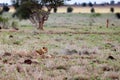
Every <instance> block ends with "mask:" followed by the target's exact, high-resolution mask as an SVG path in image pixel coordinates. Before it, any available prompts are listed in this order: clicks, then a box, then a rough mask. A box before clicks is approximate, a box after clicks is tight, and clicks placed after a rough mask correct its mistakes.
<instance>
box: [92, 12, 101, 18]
mask: <svg viewBox="0 0 120 80" xmlns="http://www.w3.org/2000/svg"><path fill="white" fill-rule="evenodd" d="M100 16H101V14H100V13H94V14H92V15H91V17H100Z"/></svg>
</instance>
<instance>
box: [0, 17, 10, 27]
mask: <svg viewBox="0 0 120 80" xmlns="http://www.w3.org/2000/svg"><path fill="white" fill-rule="evenodd" d="M8 20H9V19H8V18H4V17H2V16H0V27H1V28H8V26H7V23H8Z"/></svg>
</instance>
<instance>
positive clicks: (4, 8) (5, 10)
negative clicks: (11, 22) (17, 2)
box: [0, 5, 9, 14]
mask: <svg viewBox="0 0 120 80" xmlns="http://www.w3.org/2000/svg"><path fill="white" fill-rule="evenodd" d="M8 11H9V7H8V6H7V5H3V8H2V10H1V11H0V14H2V13H3V12H8Z"/></svg>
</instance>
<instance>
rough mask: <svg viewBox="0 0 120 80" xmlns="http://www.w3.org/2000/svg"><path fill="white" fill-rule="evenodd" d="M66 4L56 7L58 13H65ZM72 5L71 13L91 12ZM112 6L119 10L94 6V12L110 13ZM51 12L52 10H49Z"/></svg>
mask: <svg viewBox="0 0 120 80" xmlns="http://www.w3.org/2000/svg"><path fill="white" fill-rule="evenodd" d="M67 7H68V6H61V7H58V11H57V12H58V13H66V12H67ZM72 7H73V13H91V11H90V9H91V7H81V6H72ZM111 7H113V8H114V9H115V13H116V12H120V8H119V7H120V6H95V7H94V8H95V12H96V13H110V8H111ZM9 12H15V9H14V7H12V6H10V11H9ZM51 12H53V10H52V11H51Z"/></svg>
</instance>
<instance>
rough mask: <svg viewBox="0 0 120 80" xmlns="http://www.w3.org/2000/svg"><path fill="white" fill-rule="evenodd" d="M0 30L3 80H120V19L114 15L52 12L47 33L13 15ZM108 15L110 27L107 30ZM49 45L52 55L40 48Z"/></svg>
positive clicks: (0, 57)
mask: <svg viewBox="0 0 120 80" xmlns="http://www.w3.org/2000/svg"><path fill="white" fill-rule="evenodd" d="M3 16H5V17H9V18H10V19H11V21H13V20H16V21H17V22H18V26H19V30H18V31H13V30H4V29H2V30H1V31H0V72H1V73H0V80H119V79H120V19H117V18H116V17H115V15H114V14H78V13H70V14H64V13H59V14H51V15H50V17H49V19H48V21H47V22H45V25H44V26H45V27H44V31H39V30H37V29H36V28H34V27H32V25H31V24H30V22H29V21H26V20H22V21H19V20H17V19H13V18H12V17H10V14H7V13H5V14H4V15H3ZM106 19H109V21H110V24H109V28H106ZM43 46H45V47H47V48H48V53H46V54H45V56H47V57H42V56H36V55H35V50H37V49H40V48H41V47H43Z"/></svg>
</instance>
